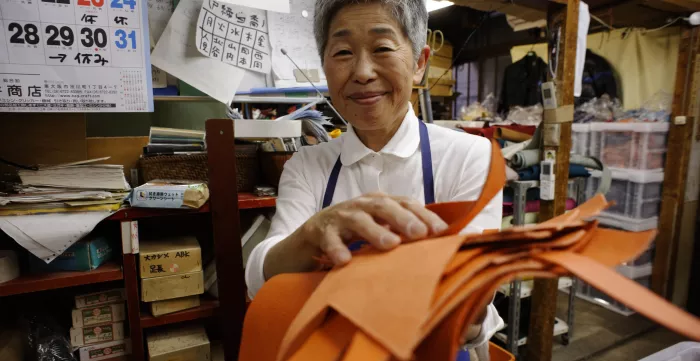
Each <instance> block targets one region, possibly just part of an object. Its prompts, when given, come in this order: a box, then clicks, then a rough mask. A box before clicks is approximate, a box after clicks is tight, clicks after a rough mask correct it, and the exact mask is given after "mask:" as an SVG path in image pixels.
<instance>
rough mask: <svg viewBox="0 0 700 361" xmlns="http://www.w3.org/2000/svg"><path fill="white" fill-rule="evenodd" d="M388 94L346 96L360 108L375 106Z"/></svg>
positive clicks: (372, 93) (373, 93)
mask: <svg viewBox="0 0 700 361" xmlns="http://www.w3.org/2000/svg"><path fill="white" fill-rule="evenodd" d="M388 94H389V92H385V91H371V92H356V93H352V94H350V95H349V96H348V98H349V99H350V100H352V101H353V102H354V103H355V104H357V105H361V106H368V105H375V104H377V103H379V102H380V101H381V100H382V98H384V96H385V95H388Z"/></svg>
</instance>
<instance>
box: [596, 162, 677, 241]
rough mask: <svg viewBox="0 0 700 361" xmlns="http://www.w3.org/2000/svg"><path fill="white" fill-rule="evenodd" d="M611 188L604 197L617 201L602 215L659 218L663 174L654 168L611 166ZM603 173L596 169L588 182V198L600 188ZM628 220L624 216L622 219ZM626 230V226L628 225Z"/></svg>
mask: <svg viewBox="0 0 700 361" xmlns="http://www.w3.org/2000/svg"><path fill="white" fill-rule="evenodd" d="M611 174H612V179H611V182H610V189H609V190H608V193H607V194H605V198H606V199H607V200H609V201H614V202H615V204H614V205H613V206H612V207H610V208H608V209H606V210H605V211H604V212H603V214H606V215H616V216H623V217H626V218H629V219H633V220H638V219H651V218H654V217H658V215H659V210H660V208H661V187H662V183H663V181H664V173H663V172H660V171H655V170H651V171H649V170H634V169H611ZM600 177H601V172H600V171H593V172H592V173H591V177H590V178H589V179H588V181H587V182H586V197H587V198H590V197H591V196H593V192H595V190H596V189H598V183H599V182H600ZM621 221H625V219H621ZM625 229H626V228H625Z"/></svg>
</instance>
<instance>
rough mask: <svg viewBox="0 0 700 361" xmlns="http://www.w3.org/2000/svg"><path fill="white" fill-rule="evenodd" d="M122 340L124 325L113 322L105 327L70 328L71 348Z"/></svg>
mask: <svg viewBox="0 0 700 361" xmlns="http://www.w3.org/2000/svg"><path fill="white" fill-rule="evenodd" d="M123 339H124V323H123V322H115V323H110V324H105V325H98V326H90V327H83V328H75V327H73V328H71V329H70V340H71V345H73V347H79V346H86V345H93V344H97V343H103V342H110V341H118V340H123Z"/></svg>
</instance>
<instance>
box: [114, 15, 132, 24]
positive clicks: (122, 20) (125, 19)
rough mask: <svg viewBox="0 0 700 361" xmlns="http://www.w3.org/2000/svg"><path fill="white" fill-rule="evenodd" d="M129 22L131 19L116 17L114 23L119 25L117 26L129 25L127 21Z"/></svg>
mask: <svg viewBox="0 0 700 361" xmlns="http://www.w3.org/2000/svg"><path fill="white" fill-rule="evenodd" d="M127 20H129V18H126V17H123V16H115V17H114V22H115V23H117V25H129V24H128V23H127V22H126V21H127Z"/></svg>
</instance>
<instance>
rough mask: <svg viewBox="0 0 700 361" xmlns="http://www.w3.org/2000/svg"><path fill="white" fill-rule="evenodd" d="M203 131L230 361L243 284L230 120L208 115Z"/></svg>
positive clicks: (234, 354) (238, 325) (241, 312)
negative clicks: (211, 117)
mask: <svg viewBox="0 0 700 361" xmlns="http://www.w3.org/2000/svg"><path fill="white" fill-rule="evenodd" d="M206 132H207V148H208V152H207V155H208V162H209V190H210V193H211V198H210V199H211V201H210V202H211V221H212V229H213V235H214V251H215V252H216V255H217V257H216V258H217V262H216V275H217V279H218V282H219V302H220V306H219V315H220V317H219V325H220V327H221V332H222V333H223V336H224V338H223V345H224V355H225V359H226V361H234V360H237V359H238V349H239V346H240V342H241V334H242V332H243V318H244V315H245V310H246V295H245V292H246V286H245V278H244V274H243V256H242V249H241V232H240V226H239V219H240V218H239V214H238V191H237V190H236V149H235V145H234V136H233V120H231V119H209V120H207V123H206Z"/></svg>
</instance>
